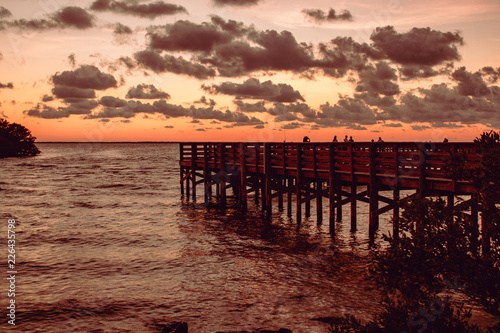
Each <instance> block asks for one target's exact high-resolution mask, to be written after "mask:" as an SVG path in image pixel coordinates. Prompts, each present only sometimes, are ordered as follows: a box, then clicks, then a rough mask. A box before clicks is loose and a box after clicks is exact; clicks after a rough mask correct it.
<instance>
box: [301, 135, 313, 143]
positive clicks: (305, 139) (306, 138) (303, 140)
mask: <svg viewBox="0 0 500 333" xmlns="http://www.w3.org/2000/svg"><path fill="white" fill-rule="evenodd" d="M302 142H311V139H309V137H308V136H305V137H304V138H303V139H302Z"/></svg>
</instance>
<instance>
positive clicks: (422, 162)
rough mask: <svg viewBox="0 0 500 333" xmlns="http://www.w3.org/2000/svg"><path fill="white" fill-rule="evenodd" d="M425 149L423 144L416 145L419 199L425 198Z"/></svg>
mask: <svg viewBox="0 0 500 333" xmlns="http://www.w3.org/2000/svg"><path fill="white" fill-rule="evenodd" d="M425 150H426V148H425V146H424V145H423V144H421V143H419V144H418V151H419V167H418V170H419V179H418V192H419V194H420V197H421V198H423V197H425V192H426V187H427V186H426V179H425V177H426V168H427V161H426V157H427V156H426V151H425Z"/></svg>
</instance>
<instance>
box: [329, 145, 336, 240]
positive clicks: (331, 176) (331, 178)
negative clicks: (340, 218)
mask: <svg viewBox="0 0 500 333" xmlns="http://www.w3.org/2000/svg"><path fill="white" fill-rule="evenodd" d="M328 166H329V171H328V212H329V213H328V214H329V218H330V233H331V234H334V233H335V186H336V185H335V145H334V144H333V143H330V144H329V145H328Z"/></svg>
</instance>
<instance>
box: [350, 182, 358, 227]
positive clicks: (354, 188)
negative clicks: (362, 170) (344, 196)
mask: <svg viewBox="0 0 500 333" xmlns="http://www.w3.org/2000/svg"><path fill="white" fill-rule="evenodd" d="M356 194H357V186H356V184H355V183H353V184H352V185H351V232H354V231H356V228H357V227H356V219H357V217H356V205H357V201H356Z"/></svg>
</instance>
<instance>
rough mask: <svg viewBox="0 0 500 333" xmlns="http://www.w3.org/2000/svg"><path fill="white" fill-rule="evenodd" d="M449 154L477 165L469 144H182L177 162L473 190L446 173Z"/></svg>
mask: <svg viewBox="0 0 500 333" xmlns="http://www.w3.org/2000/svg"><path fill="white" fill-rule="evenodd" d="M266 149H267V151H266ZM330 150H333V151H332V153H333V154H332V155H333V166H331V165H330V164H331V163H332V162H331V160H330V158H331V157H330ZM266 154H268V155H267V156H268V158H267V159H266ZM453 155H460V157H461V158H462V159H463V161H464V164H463V168H464V169H473V168H476V167H477V166H478V165H479V160H480V157H479V155H478V154H477V153H476V151H475V147H474V144H473V143H426V142H422V143H402V142H380V143H379V142H359V143H357V142H355V143H344V142H341V143H288V142H271V143H254V142H245V143H241V142H224V143H194V142H186V143H180V164H181V166H186V167H191V166H193V165H195V166H197V167H199V168H201V167H208V168H209V169H214V170H215V169H217V170H226V171H234V170H240V169H242V168H244V169H245V170H246V171H247V172H254V173H265V171H266V170H270V171H271V172H272V173H274V174H277V175H281V176H297V172H301V173H302V176H303V177H304V178H318V179H324V180H327V179H328V178H329V174H330V171H331V170H332V169H333V172H335V174H336V177H338V179H339V180H341V181H346V182H357V183H370V182H373V180H376V181H377V183H379V184H380V185H386V186H391V185H392V186H402V187H408V188H426V189H430V190H432V189H434V190H444V191H452V192H461V193H471V192H473V191H474V190H473V189H472V187H471V186H470V184H469V183H468V182H466V181H465V180H463V179H460V178H451V177H450V176H449V175H448V172H447V170H446V165H447V163H449V161H450V157H451V156H453ZM267 160H268V162H266V161H267ZM266 163H268V164H269V165H267V166H266ZM266 168H267V169H266ZM374 177H375V179H374Z"/></svg>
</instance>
